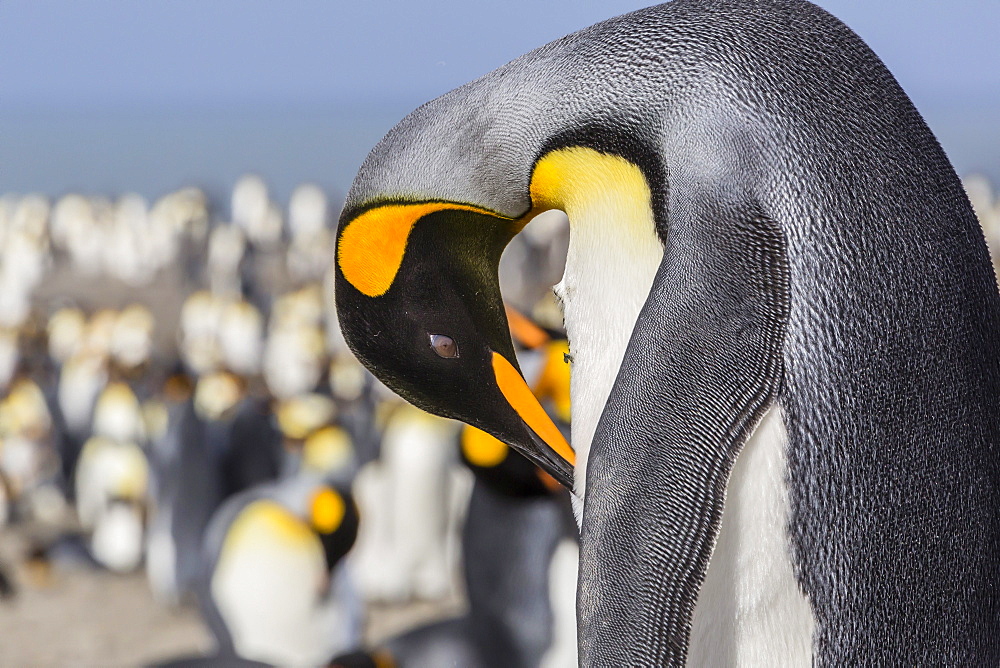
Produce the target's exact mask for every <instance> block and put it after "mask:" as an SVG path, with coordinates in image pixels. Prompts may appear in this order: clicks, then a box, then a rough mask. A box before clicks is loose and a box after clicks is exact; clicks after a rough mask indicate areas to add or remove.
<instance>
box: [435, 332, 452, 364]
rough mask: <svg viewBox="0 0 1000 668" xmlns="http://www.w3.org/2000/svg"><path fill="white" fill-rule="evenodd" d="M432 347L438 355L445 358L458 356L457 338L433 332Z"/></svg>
mask: <svg viewBox="0 0 1000 668" xmlns="http://www.w3.org/2000/svg"><path fill="white" fill-rule="evenodd" d="M431 348H432V349H433V350H434V352H435V353H437V356H438V357H443V358H445V359H449V358H453V357H458V344H457V343H455V339H453V338H451V337H450V336H445V335H444V334H431Z"/></svg>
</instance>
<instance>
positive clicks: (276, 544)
mask: <svg viewBox="0 0 1000 668" xmlns="http://www.w3.org/2000/svg"><path fill="white" fill-rule="evenodd" d="M357 522H358V520H357V514H356V510H355V509H354V506H353V500H352V499H351V497H350V496H349V495H345V494H343V493H341V492H338V491H336V490H334V489H333V488H331V487H329V486H327V485H325V484H324V483H323V482H322V480H320V479H316V478H311V477H306V476H297V477H295V478H289V479H285V480H282V481H281V482H279V483H275V484H269V485H262V486H259V487H256V488H254V489H251V490H247V491H246V492H244V493H241V494H238V495H236V496H234V497H233V498H231V499H229V500H228V501H227V502H226V503H225V504H224V505H223V506H222V507H220V509H219V511H218V513H217V514H216V516H215V517H214V518H213V520H212V523H211V525H210V526H209V528H208V530H207V532H206V534H205V543H204V548H203V549H204V554H205V564H206V570H205V575H204V580H203V583H202V587H201V589H200V592H199V598H200V600H201V603H202V608H203V610H204V612H205V617H206V621H207V622H208V624H209V627H210V628H211V630H212V632H213V634H214V635H215V637H216V639H217V641H218V643H219V650H220V652H221V653H222V654H223V655H226V654H235V655H237V656H240V657H241V658H246V659H253V660H260V661H266V662H269V663H275V664H279V665H319V664H321V663H323V662H325V661H326V660H328V659H329V657H331V656H333V655H334V654H335V653H337V652H339V651H343V649H344V648H346V647H349V646H350V645H351V644H353V643H356V642H357V641H358V640H359V638H360V631H361V626H360V617H359V614H360V610H359V607H358V604H357V600H356V595H355V594H354V592H353V589H352V585H351V582H350V578H349V576H348V574H347V571H346V570H345V568H344V566H343V564H341V563H340V560H341V559H342V557H343V556H344V554H346V552H347V551H348V550H349V549H350V547H351V546H352V545H353V543H354V538H355V535H356V533H357Z"/></svg>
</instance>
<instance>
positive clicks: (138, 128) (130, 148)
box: [0, 102, 1000, 217]
mask: <svg viewBox="0 0 1000 668" xmlns="http://www.w3.org/2000/svg"><path fill="white" fill-rule="evenodd" d="M415 106H416V104H411V103H400V102H393V103H385V104H372V105H356V106H353V107H347V106H345V107H341V108H329V109H307V110H303V109H289V110H283V109H264V110H262V109H255V108H252V107H248V108H238V107H234V108H232V109H228V110H222V109H217V110H201V111H192V110H183V111H179V110H173V111H172V110H155V111H148V110H129V111H114V112H112V111H76V112H58V111H55V110H45V111H42V112H28V111H22V112H17V113H12V112H7V113H3V112H0V165H2V166H0V194H27V193H42V194H44V195H46V196H48V197H52V198H56V197H59V196H61V195H63V194H66V193H69V192H80V193H84V194H90V195H107V196H118V195H121V194H123V193H138V194H140V195H142V196H144V197H146V198H147V199H149V200H154V199H156V198H157V197H160V196H162V195H164V194H166V193H168V192H170V191H173V190H176V189H177V188H180V187H184V186H197V187H200V188H202V189H203V190H205V192H206V193H207V194H208V196H209V198H210V200H211V202H212V205H213V208H214V210H215V211H216V214H217V216H222V217H226V216H227V215H228V209H229V194H230V191H231V189H232V186H233V184H234V183H235V182H236V180H237V179H238V178H239V177H240V176H241V175H243V174H245V173H256V174H259V175H260V176H262V177H263V178H264V179H265V181H266V182H267V183H268V186H269V188H270V190H271V197H272V199H274V200H275V201H276V202H278V203H279V204H282V205H284V204H286V203H287V201H288V198H289V196H290V195H291V192H292V190H293V189H294V188H295V187H296V186H297V185H299V184H301V183H304V182H313V183H316V184H317V185H319V186H320V187H322V188H323V189H324V190H325V191H326V192H327V193H328V195H329V196H330V197H331V200H332V202H333V204H334V205H335V206H339V205H340V204H341V203H342V201H343V198H344V196H345V195H346V192H347V189H348V188H349V187H350V184H351V180H352V179H353V177H354V174H355V172H356V171H357V169H358V167H359V166H360V165H361V162H362V161H363V160H364V158H365V156H366V155H367V154H368V151H369V150H371V148H372V147H373V146H374V145H375V143H376V142H377V141H378V140H379V139H380V138H381V137H382V136H383V135H384V134H385V132H386V131H388V130H389V129H390V128H391V127H392V126H393V125H394V124H395V123H396V122H398V121H399V120H400V119H401V118H402V117H403V116H405V115H406V113H407V112H408V111H409V110H410V109H412V108H413V107H415ZM921 111H922V113H923V114H924V117H925V119H926V120H927V122H928V124H929V125H930V127H931V129H932V130H933V131H934V133H935V135H936V136H937V137H938V139H939V141H940V142H941V144H942V145H943V146H944V148H945V151H946V152H947V153H948V156H949V158H950V159H951V161H952V164H953V165H954V166H955V169H956V171H957V172H958V174H959V176H962V177H965V176H968V175H970V174H973V173H979V174H984V175H986V176H987V178H989V179H990V180H991V181H992V182H993V183H994V184H995V185H1000V121H998V119H1000V106H998V105H993V104H983V105H978V106H976V105H968V106H961V107H944V106H943V107H939V108H933V107H932V108H925V109H922V110H921Z"/></svg>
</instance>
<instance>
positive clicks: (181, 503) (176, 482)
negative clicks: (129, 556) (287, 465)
mask: <svg viewBox="0 0 1000 668" xmlns="http://www.w3.org/2000/svg"><path fill="white" fill-rule="evenodd" d="M220 379H221V380H222V381H225V378H222V377H221V376H220ZM204 380H205V379H202V381H200V382H204ZM230 380H232V379H230ZM226 387H229V385H228V384H226V383H225V382H223V383H221V384H220V385H219V386H216V387H214V388H213V387H212V383H209V389H212V390H213V391H212V392H211V395H212V396H213V397H214V398H215V401H216V404H217V402H218V401H223V402H225V403H226V405H225V406H224V407H223V406H222V405H221V404H218V405H216V404H213V405H212V406H211V407H209V406H203V407H202V409H201V410H199V408H198V407H197V406H196V404H195V400H194V399H192V400H189V401H186V402H183V403H180V404H176V405H174V406H172V407H170V409H169V413H170V417H169V419H168V428H167V432H166V434H165V435H164V436H163V438H162V439H161V440H160V441H158V442H156V443H154V444H153V446H152V448H151V458H152V460H153V471H154V485H153V488H154V492H153V493H154V504H153V505H154V512H153V516H152V519H151V521H150V536H149V547H148V551H149V557H148V568H147V571H148V573H147V574H148V576H149V579H150V584H151V586H152V588H153V590H154V592H155V593H156V594H157V596H158V597H159V598H161V599H163V600H166V601H170V602H174V603H176V602H178V601H179V600H180V599H181V598H182V597H183V596H185V595H186V594H189V593H192V591H193V587H194V584H195V582H196V580H197V578H198V576H199V574H200V573H201V571H202V568H203V564H202V561H201V557H202V552H201V549H200V546H201V544H202V541H203V540H204V532H205V528H206V527H207V526H208V523H209V521H210V519H211V517H212V515H213V513H215V511H216V510H217V509H218V508H219V505H220V504H221V503H222V502H223V501H224V500H225V499H226V498H228V497H229V496H231V495H233V494H236V493H238V492H241V491H244V490H246V489H249V488H251V487H253V486H255V485H258V484H261V483H264V482H268V481H271V480H274V479H276V478H277V477H278V475H279V474H280V472H281V466H282V459H283V451H282V448H281V435H280V433H279V432H278V430H277V429H276V428H275V427H274V425H273V424H272V423H271V420H270V417H269V414H268V413H267V410H266V408H267V407H266V405H265V404H264V403H263V402H262V401H261V400H260V399H257V398H254V397H251V396H245V397H240V396H239V394H238V393H233V392H229V391H227V390H226ZM202 393H203V394H204V393H205V390H204V388H203V389H202ZM223 395H224V396H223ZM225 396H228V397H230V398H229V399H228V400H226V399H225ZM209 403H211V402H209ZM209 408H216V409H219V408H223V410H221V411H220V412H217V413H215V412H206V411H208V410H209Z"/></svg>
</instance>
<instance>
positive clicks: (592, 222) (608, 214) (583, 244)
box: [532, 148, 663, 498]
mask: <svg viewBox="0 0 1000 668" xmlns="http://www.w3.org/2000/svg"><path fill="white" fill-rule="evenodd" d="M532 198H533V200H534V201H536V202H539V203H541V204H542V205H543V206H551V207H552V208H557V209H562V210H563V211H565V212H566V215H567V216H569V222H570V238H569V249H568V251H567V253H566V269H565V272H564V273H563V278H562V280H561V281H560V282H559V284H558V285H557V286H556V287H555V291H556V295H557V296H558V297H559V298H560V300H561V301H562V303H563V315H564V319H565V324H566V333H567V335H568V337H569V341H570V354H571V355H572V356H573V373H572V386H571V396H572V405H573V434H572V445H573V449H574V450H576V485H575V491H576V494H577V496H578V497H579V498H583V495H584V491H585V484H586V472H587V454H588V452H589V450H590V443H591V441H592V440H593V437H594V430H595V428H596V427H597V422H598V420H599V419H600V417H601V413H602V412H603V410H604V404H605V402H606V401H607V399H608V394H609V393H610V392H611V386H612V385H613V384H614V382H615V378H616V377H617V375H618V368H619V367H620V366H621V363H622V359H623V357H624V355H625V348H626V346H627V345H628V342H629V339H630V338H631V336H632V330H633V328H634V327H635V321H636V319H637V318H638V316H639V310H640V309H641V308H642V305H643V304H644V303H645V301H646V297H647V295H648V294H649V288H650V286H651V285H652V284H653V277H654V276H655V275H656V270H657V269H658V268H659V266H660V262H661V261H662V259H663V245H662V244H661V243H660V240H659V238H658V237H657V236H656V228H655V225H654V222H653V211H652V206H651V198H650V191H649V187H648V186H647V184H646V180H645V178H644V177H643V174H642V172H641V171H640V170H639V168H638V167H636V166H635V165H633V164H632V163H630V162H628V161H627V160H624V159H623V158H619V157H617V156H611V155H605V154H601V153H598V152H596V151H592V150H590V149H584V148H571V149H563V150H560V151H555V152H554V153H551V154H549V155H547V156H546V157H545V158H544V159H543V160H541V161H539V164H538V166H537V167H536V170H535V177H534V180H533V181H532Z"/></svg>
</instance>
